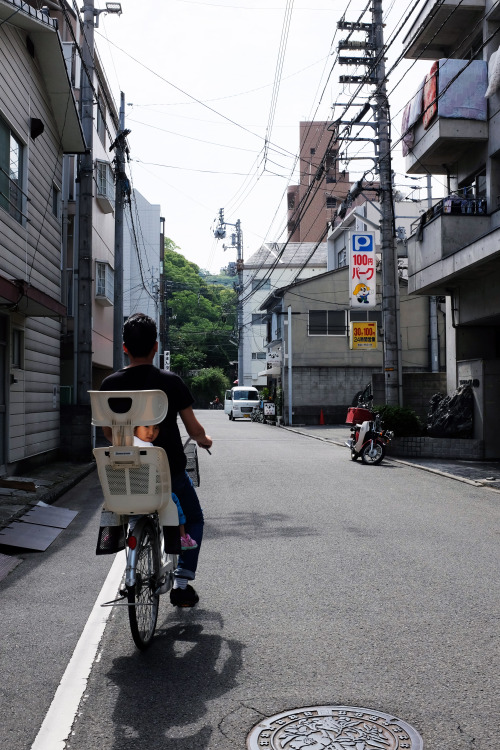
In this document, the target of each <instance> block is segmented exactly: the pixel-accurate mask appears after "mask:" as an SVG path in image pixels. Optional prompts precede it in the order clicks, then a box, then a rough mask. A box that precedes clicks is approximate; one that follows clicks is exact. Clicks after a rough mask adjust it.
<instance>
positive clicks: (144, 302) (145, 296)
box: [123, 189, 163, 330]
mask: <svg viewBox="0 0 500 750" xmlns="http://www.w3.org/2000/svg"><path fill="white" fill-rule="evenodd" d="M162 240H163V233H162V217H161V209H160V206H159V205H157V204H152V203H149V201H147V200H146V198H144V196H143V195H141V193H139V191H138V190H135V189H134V190H132V195H131V203H130V211H128V210H127V212H126V215H125V231H124V236H123V317H124V318H128V317H129V315H133V313H138V312H142V313H145V314H146V315H149V316H150V317H151V318H153V320H156V325H157V326H158V330H160V288H159V284H160V271H161V258H162V250H163V248H162Z"/></svg>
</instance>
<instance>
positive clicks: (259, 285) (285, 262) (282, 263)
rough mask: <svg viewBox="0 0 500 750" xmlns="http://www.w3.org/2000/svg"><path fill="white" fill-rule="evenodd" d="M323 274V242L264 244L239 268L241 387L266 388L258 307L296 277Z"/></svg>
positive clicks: (262, 328)
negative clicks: (240, 276) (241, 319)
mask: <svg viewBox="0 0 500 750" xmlns="http://www.w3.org/2000/svg"><path fill="white" fill-rule="evenodd" d="M324 271H326V242H322V243H320V244H319V245H318V244H317V243H315V242H299V243H297V242H288V243H278V242H267V243H265V244H264V245H262V247H261V248H259V250H258V251H257V252H256V253H254V254H253V255H252V256H251V257H250V258H249V259H248V261H246V262H245V264H244V267H243V294H242V299H243V331H242V334H241V337H242V342H243V377H241V373H239V378H240V383H241V384H242V385H254V386H256V387H260V386H265V385H267V378H266V375H265V373H264V372H263V371H264V370H265V369H266V351H267V350H266V335H267V328H266V322H265V316H264V315H263V314H262V311H261V310H260V306H261V304H262V303H263V302H264V300H265V299H266V298H267V297H268V296H269V294H270V293H271V292H272V291H274V290H275V289H279V288H280V287H282V286H287V285H288V284H290V283H291V282H292V281H293V280H294V279H295V278H296V277H297V276H298V275H300V278H302V279H305V278H309V277H310V276H314V275H315V274H318V273H323V272H324Z"/></svg>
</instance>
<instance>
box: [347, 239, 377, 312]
mask: <svg viewBox="0 0 500 750" xmlns="http://www.w3.org/2000/svg"><path fill="white" fill-rule="evenodd" d="M375 265H376V258H375V234H374V233H373V232H352V233H351V242H350V252H349V278H350V283H349V300H350V306H351V307H355V308H359V307H361V308H363V309H364V310H367V309H369V308H371V307H375V305H376V304H377V295H376V288H377V284H376V281H377V279H376V270H375Z"/></svg>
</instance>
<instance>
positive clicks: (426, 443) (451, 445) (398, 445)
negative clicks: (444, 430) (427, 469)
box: [387, 437, 484, 461]
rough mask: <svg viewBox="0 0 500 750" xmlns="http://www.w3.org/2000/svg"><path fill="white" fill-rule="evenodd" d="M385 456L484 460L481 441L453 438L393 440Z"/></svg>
mask: <svg viewBox="0 0 500 750" xmlns="http://www.w3.org/2000/svg"><path fill="white" fill-rule="evenodd" d="M387 455H389V456H399V457H401V458H403V457H405V456H407V457H408V458H409V457H411V456H413V457H415V458H418V457H420V458H456V459H463V460H464V461H466V460H472V461H480V460H481V459H483V458H484V443H483V441H482V440H465V439H462V438H460V439H458V440H454V439H453V438H432V437H407V438H394V439H393V440H392V442H391V444H390V445H389V446H388V448H387Z"/></svg>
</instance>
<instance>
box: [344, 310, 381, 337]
mask: <svg viewBox="0 0 500 750" xmlns="http://www.w3.org/2000/svg"><path fill="white" fill-rule="evenodd" d="M349 320H350V321H351V322H353V323H354V322H357V321H362V322H364V321H366V320H374V321H375V322H376V324H377V335H378V337H379V338H380V336H381V335H382V313H381V312H380V311H378V310H377V311H375V310H351V311H350V312H349Z"/></svg>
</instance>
